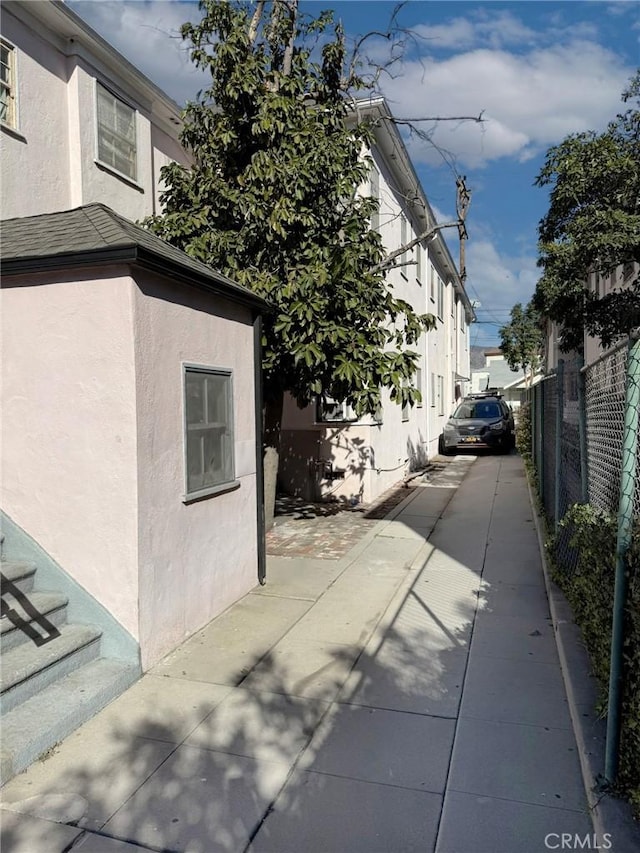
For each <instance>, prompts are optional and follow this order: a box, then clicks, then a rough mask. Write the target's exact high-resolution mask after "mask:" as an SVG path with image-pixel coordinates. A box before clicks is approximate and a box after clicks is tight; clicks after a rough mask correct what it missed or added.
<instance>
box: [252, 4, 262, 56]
mask: <svg viewBox="0 0 640 853" xmlns="http://www.w3.org/2000/svg"><path fill="white" fill-rule="evenodd" d="M264 4H265V0H258V2H257V3H256V10H255V12H254V13H253V17H252V18H251V25H250V26H249V44H250V45H251V47H253V45H254V44H255V41H256V38H257V36H258V27H259V26H260V21H261V19H262V13H263V11H264Z"/></svg>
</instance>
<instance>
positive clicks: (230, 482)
mask: <svg viewBox="0 0 640 853" xmlns="http://www.w3.org/2000/svg"><path fill="white" fill-rule="evenodd" d="M190 374H191V375H193V374H196V375H197V374H199V375H201V376H202V377H203V379H205V380H206V378H208V377H213V376H215V377H224V378H225V379H227V380H228V381H227V382H226V383H225V394H226V398H227V399H226V410H227V411H226V418H225V420H223V421H220V422H208V421H207V420H206V418H207V417H208V411H207V410H208V406H207V397H206V394H207V384H206V382H205V385H204V399H203V403H202V407H203V413H204V417H205V421H200V422H198V423H195V422H191V423H190V422H189V399H188V395H187V379H188V376H189V375H190ZM182 405H183V423H184V497H183V501H184V502H185V503H189V502H190V501H194V500H199V499H201V498H205V497H210V496H213V495H217V494H220V493H222V492H228V491H230V490H231V489H235V488H238V486H239V485H240V483H239V481H238V480H236V478H235V426H234V413H233V407H234V394H233V371H232V370H231V369H230V368H226V367H212V366H209V365H203V364H192V363H187V362H184V363H183V364H182ZM213 430H223V432H224V438H226V441H224V438H223V441H224V450H223V452H224V453H225V454H227V458H226V462H223V463H222V465H221V468H222V470H223V474H222V478H221V479H216V478H212V479H210V481H209V482H201V483H199V484H197V485H196V484H191V483H190V474H189V444H190V433H191V434H192V435H193V434H195V433H197V432H202V431H213ZM202 437H204V436H202ZM201 447H202V452H204V443H203V444H202V445H201ZM202 468H203V470H202V472H201V475H200V476H202V477H203V478H204V476H205V470H204V468H205V466H204V459H203V460H202ZM225 468H226V469H227V470H226V472H225V471H224V469H225Z"/></svg>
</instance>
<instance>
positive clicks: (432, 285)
mask: <svg viewBox="0 0 640 853" xmlns="http://www.w3.org/2000/svg"><path fill="white" fill-rule="evenodd" d="M429 298H430V299H431V301H432V302H435V301H436V268H435V267H434V265H433V263H432V262H431V261H429Z"/></svg>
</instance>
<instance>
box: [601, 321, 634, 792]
mask: <svg viewBox="0 0 640 853" xmlns="http://www.w3.org/2000/svg"><path fill="white" fill-rule="evenodd" d="M639 405H640V339H638V336H637V335H636V336H634V338H632V339H631V340H630V341H629V359H628V362H627V399H626V406H625V412H624V435H623V444H622V471H621V474H620V502H619V505H618V538H617V542H616V571H615V586H614V595H613V625H612V629H611V659H610V663H609V703H608V707H607V740H606V744H605V769H604V775H605V778H606V779H607V781H608V782H611V783H612V782H615V779H616V776H617V773H618V758H619V747H620V722H621V711H622V675H623V673H622V647H623V641H624V609H625V602H626V597H627V573H626V567H627V552H628V550H629V546H630V545H631V533H632V527H633V497H634V492H635V483H636V465H637V459H638V406H639Z"/></svg>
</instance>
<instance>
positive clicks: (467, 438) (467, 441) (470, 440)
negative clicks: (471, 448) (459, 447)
mask: <svg viewBox="0 0 640 853" xmlns="http://www.w3.org/2000/svg"><path fill="white" fill-rule="evenodd" d="M462 441H463V442H464V443H465V444H474V443H475V442H476V441H480V436H479V435H465V436H464V438H463V439H462Z"/></svg>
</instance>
